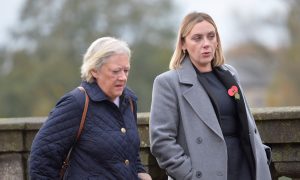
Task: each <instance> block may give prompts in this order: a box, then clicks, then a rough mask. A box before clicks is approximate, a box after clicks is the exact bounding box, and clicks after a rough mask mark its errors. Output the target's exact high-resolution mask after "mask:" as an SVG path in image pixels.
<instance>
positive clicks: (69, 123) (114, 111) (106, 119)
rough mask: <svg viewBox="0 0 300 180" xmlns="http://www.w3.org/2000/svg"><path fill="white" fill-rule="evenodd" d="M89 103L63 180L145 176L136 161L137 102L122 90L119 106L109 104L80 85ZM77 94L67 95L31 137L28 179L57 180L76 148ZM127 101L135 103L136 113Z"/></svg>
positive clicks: (81, 105) (79, 95)
mask: <svg viewBox="0 0 300 180" xmlns="http://www.w3.org/2000/svg"><path fill="white" fill-rule="evenodd" d="M81 86H83V87H84V88H85V89H86V91H87V94H88V96H89V98H90V102H89V107H88V112H87V116H86V122H85V125H84V129H83V131H82V134H81V136H80V138H79V140H78V141H77V143H76V145H75V148H74V149H73V151H72V154H71V157H70V165H69V167H68V169H67V171H66V173H65V176H64V179H72V180H76V179H101V180H106V179H109V180H114V179H118V180H122V179H124V180H125V179H126V180H135V179H138V177H137V173H139V172H145V171H144V169H143V167H142V164H141V162H140V157H139V147H140V140H139V135H138V130H137V125H136V100H137V97H136V96H135V95H134V93H133V92H132V91H130V90H129V89H128V88H125V90H124V92H123V94H122V96H121V97H120V106H119V107H117V106H116V105H115V104H114V103H112V102H111V101H109V100H108V98H107V97H106V96H105V94H104V93H103V91H102V90H101V89H100V88H99V87H98V85H97V84H96V83H91V84H90V83H87V82H82V84H81ZM84 97H85V96H84V93H83V92H81V91H80V90H79V89H78V88H76V89H74V90H72V91H71V92H69V93H67V94H65V95H64V96H63V97H62V98H61V99H60V100H59V101H58V103H57V104H56V106H55V108H54V109H53V110H52V111H51V112H50V114H49V116H48V119H47V120H46V121H45V123H44V124H43V126H42V127H41V129H40V130H39V131H38V133H37V135H36V136H35V138H34V140H33V143H32V147H31V153H30V158H29V174H30V178H31V179H32V180H35V179H59V172H60V169H61V166H62V162H63V160H64V158H65V157H66V155H67V152H68V150H69V148H70V147H71V146H72V144H74V142H75V136H76V133H77V131H78V128H79V124H80V119H81V115H82V111H83V108H84V101H85V98H84ZM129 99H132V100H133V102H134V103H133V104H134V111H135V112H134V113H133V112H132V110H131V107H130V101H129Z"/></svg>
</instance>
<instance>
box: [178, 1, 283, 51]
mask: <svg viewBox="0 0 300 180" xmlns="http://www.w3.org/2000/svg"><path fill="white" fill-rule="evenodd" d="M178 1H179V2H181V3H182V6H184V7H185V8H184V10H183V12H182V17H183V16H184V15H186V14H187V13H189V12H191V11H201V12H206V13H208V14H209V15H211V16H212V18H213V19H214V21H215V23H216V24H217V27H218V30H219V33H220V36H221V40H222V46H223V48H224V49H225V50H226V49H228V48H230V47H231V46H234V44H235V43H236V42H237V41H241V40H243V39H244V38H245V37H244V34H245V32H244V29H245V28H242V27H241V25H238V23H237V22H238V20H239V19H242V20H243V21H242V23H243V25H242V26H244V27H246V29H247V31H249V32H251V33H254V34H255V37H256V38H258V39H260V41H261V42H262V43H263V44H266V45H268V46H271V47H276V46H277V45H278V44H282V43H286V41H287V40H288V37H287V34H286V31H285V29H284V28H283V27H280V26H275V27H274V26H272V27H270V26H267V25H264V26H261V25H259V26H257V25H255V23H256V22H257V21H259V20H262V19H264V18H266V17H268V16H270V15H276V16H274V17H275V18H276V19H277V20H278V21H281V20H284V19H285V17H286V14H287V12H288V6H287V4H285V1H284V0H263V1H262V0H226V1H224V0H178ZM236 14H238V16H237V15H236Z"/></svg>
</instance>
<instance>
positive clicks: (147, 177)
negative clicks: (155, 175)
mask: <svg viewBox="0 0 300 180" xmlns="http://www.w3.org/2000/svg"><path fill="white" fill-rule="evenodd" d="M138 177H139V179H140V180H152V178H151V176H150V175H149V174H147V173H138Z"/></svg>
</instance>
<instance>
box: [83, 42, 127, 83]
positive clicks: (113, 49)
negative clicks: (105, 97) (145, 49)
mask: <svg viewBox="0 0 300 180" xmlns="http://www.w3.org/2000/svg"><path fill="white" fill-rule="evenodd" d="M123 53H124V54H127V55H128V57H129V59H130V57H131V51H130V49H129V47H128V44H127V43H126V42H124V41H121V40H119V39H116V38H113V37H102V38H99V39H97V40H95V41H94V42H93V43H92V44H91V45H90V47H89V48H88V49H87V51H86V53H85V54H84V57H83V63H82V65H81V78H82V79H83V80H85V81H87V82H89V83H92V82H94V77H93V76H92V73H91V71H92V70H93V69H98V68H100V67H101V66H102V65H103V64H104V63H105V62H106V60H107V59H108V58H109V57H110V56H112V55H115V54H123Z"/></svg>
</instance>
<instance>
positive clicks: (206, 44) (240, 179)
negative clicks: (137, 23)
mask: <svg viewBox="0 0 300 180" xmlns="http://www.w3.org/2000/svg"><path fill="white" fill-rule="evenodd" d="M170 69H171V70H170V71H167V72H165V73H163V74H161V75H159V76H158V77H156V79H155V81H154V85H153V96H152V105H151V117H150V143H151V151H152V153H153V155H154V156H155V157H156V158H157V161H158V163H159V165H160V167H162V168H163V169H165V170H166V171H167V173H168V175H169V178H170V179H176V180H191V179H195V180H196V179H204V180H271V176H270V171H269V167H268V157H270V156H269V154H268V153H269V152H270V151H269V148H268V147H266V146H264V145H263V144H262V141H261V138H260V135H259V133H258V130H257V128H256V125H255V121H254V119H253V117H252V115H251V112H250V109H249V107H248V105H247V101H246V98H245V96H244V92H243V91H242V88H241V84H240V83H239V80H238V75H237V72H236V71H235V69H234V68H233V67H232V66H229V65H226V64H224V58H223V52H222V46H221V41H220V37H219V33H218V30H217V26H216V24H215V23H214V21H213V19H212V18H211V17H210V16H209V15H208V14H206V13H201V12H193V13H190V14H188V15H187V16H186V17H185V18H184V20H183V21H182V23H181V27H180V29H179V33H178V38H177V44H176V49H175V52H174V54H173V57H172V59H171V62H170ZM266 152H267V153H266Z"/></svg>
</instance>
